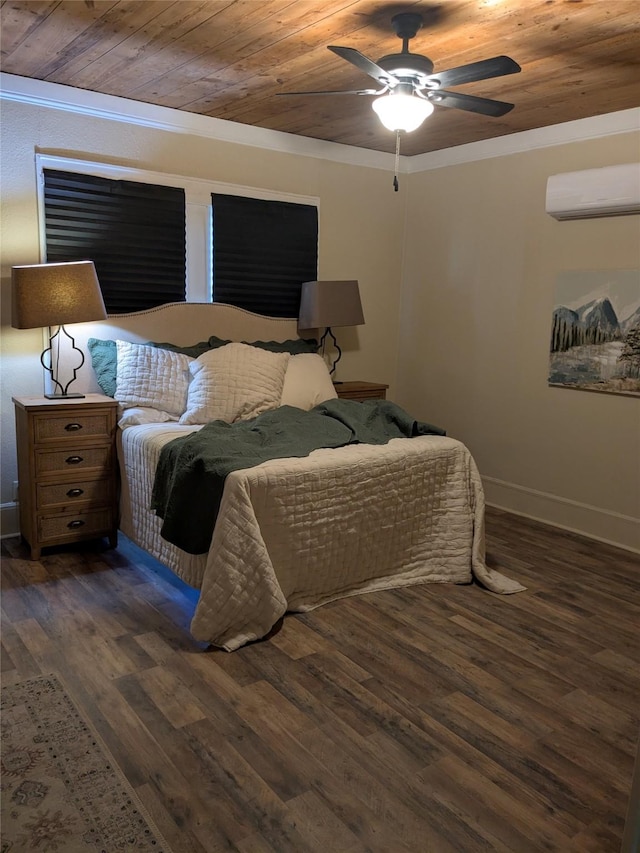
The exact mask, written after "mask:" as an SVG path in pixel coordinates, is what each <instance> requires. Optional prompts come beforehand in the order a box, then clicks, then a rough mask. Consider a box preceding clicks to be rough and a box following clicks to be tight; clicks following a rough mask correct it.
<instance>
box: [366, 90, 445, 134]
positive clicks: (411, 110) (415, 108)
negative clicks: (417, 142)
mask: <svg viewBox="0 0 640 853" xmlns="http://www.w3.org/2000/svg"><path fill="white" fill-rule="evenodd" d="M371 106H372V107H373V109H374V110H375V112H376V113H377V114H378V116H379V118H380V121H381V122H382V124H383V125H384V126H385V127H386V128H388V129H389V130H405V131H407V132H410V131H412V130H417V129H418V128H419V127H420V125H421V124H422V122H423V121H424V120H425V119H426V118H427V117H428V116H430V115H431V113H432V112H433V104H432V103H431V101H426V100H424V98H418V97H417V96H416V95H407V94H405V93H403V92H397V93H393V92H392V93H390V94H388V95H383V96H382V97H380V98H376V99H375V101H374V102H373V104H372V105H371Z"/></svg>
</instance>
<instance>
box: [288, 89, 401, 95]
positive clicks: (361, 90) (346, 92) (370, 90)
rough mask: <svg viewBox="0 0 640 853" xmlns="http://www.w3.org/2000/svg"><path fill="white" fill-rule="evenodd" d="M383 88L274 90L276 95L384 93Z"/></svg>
mask: <svg viewBox="0 0 640 853" xmlns="http://www.w3.org/2000/svg"><path fill="white" fill-rule="evenodd" d="M386 91H387V89H386V88H384V89H340V90H339V91H337V92H334V91H330V92H276V95H384V93H385V92H386Z"/></svg>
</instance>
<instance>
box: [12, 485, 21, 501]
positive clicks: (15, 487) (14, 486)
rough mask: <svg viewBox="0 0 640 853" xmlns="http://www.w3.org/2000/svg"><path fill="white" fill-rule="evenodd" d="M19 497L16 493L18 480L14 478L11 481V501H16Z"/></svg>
mask: <svg viewBox="0 0 640 853" xmlns="http://www.w3.org/2000/svg"><path fill="white" fill-rule="evenodd" d="M19 497H20V496H19V494H18V481H17V480H14V481H13V501H14V503H18V500H19Z"/></svg>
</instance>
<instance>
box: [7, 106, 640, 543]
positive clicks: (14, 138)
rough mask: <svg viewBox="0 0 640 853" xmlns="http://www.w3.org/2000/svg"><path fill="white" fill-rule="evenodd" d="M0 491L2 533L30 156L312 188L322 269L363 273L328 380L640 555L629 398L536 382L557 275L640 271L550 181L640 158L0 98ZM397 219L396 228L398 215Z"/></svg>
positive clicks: (627, 227) (581, 145) (636, 424)
mask: <svg viewBox="0 0 640 853" xmlns="http://www.w3.org/2000/svg"><path fill="white" fill-rule="evenodd" d="M1 130H2V158H1V161H0V166H1V169H2V268H1V278H2V280H1V286H2V290H1V301H0V310H1V315H0V317H1V323H2V362H1V364H0V378H1V380H2V391H1V399H0V404H1V413H2V422H1V442H2V443H1V448H0V450H1V460H0V463H1V467H0V485H1V492H0V504H2V509H3V510H7V511H4V512H3V518H4V522H5V523H4V528H3V529H4V532H5V533H6V532H11V527H10V523H9V524H7V520H8V519H10V518H11V512H10V509H11V498H12V494H11V490H12V482H13V480H15V479H16V463H15V449H14V442H15V436H14V427H13V408H12V405H11V396H12V395H14V394H20V395H22V394H37V393H41V391H42V371H41V369H40V367H39V353H40V351H41V350H42V336H41V332H40V331H39V330H21V331H19V330H14V329H11V328H10V322H11V321H10V317H11V314H10V270H11V266H12V265H14V264H19V263H32V262H37V261H38V260H39V246H38V224H37V210H36V188H35V165H34V154H35V152H36V151H39V152H41V153H49V154H57V155H63V156H64V155H66V156H73V157H78V158H83V159H88V160H101V161H104V162H113V163H118V164H121V165H125V166H132V167H136V168H143V169H150V170H154V171H160V172H167V173H172V174H182V175H186V176H193V177H199V178H203V179H208V180H217V181H224V182H228V183H235V184H240V185H243V186H255V187H261V188H266V189H275V190H279V191H282V192H288V193H300V194H303V195H311V196H318V197H319V198H320V275H321V276H322V277H323V278H357V279H359V281H360V286H361V292H362V298H363V304H364V311H365V317H366V325H365V326H362V327H360V328H358V329H344V330H340V336H339V338H340V343H341V345H343V348H344V356H343V360H342V362H341V365H340V371H339V378H341V379H349V378H358V379H369V380H377V381H382V382H387V383H389V384H390V385H391V396H392V397H393V398H394V399H396V400H397V401H398V402H399V403H401V404H402V405H404V406H405V407H406V408H407V409H409V410H410V411H412V412H413V413H414V414H415V415H416V416H417V417H419V418H423V419H426V420H430V421H432V422H435V423H437V424H440V425H442V426H444V427H445V428H446V429H447V430H448V432H449V434H450V435H452V436H455V437H458V438H460V439H462V440H463V441H464V442H465V443H466V444H468V446H469V447H470V449H471V451H472V452H473V454H474V456H475V458H476V460H477V462H478V466H479V468H480V471H481V473H482V475H483V479H484V483H485V488H486V491H487V497H488V499H489V500H490V501H491V502H493V503H495V504H496V505H499V506H504V507H505V508H507V509H511V510H513V511H517V512H522V513H525V514H529V515H532V516H534V517H536V518H540V519H542V520H546V521H549V522H551V523H554V524H558V525H561V526H566V527H569V528H571V529H575V530H578V531H582V532H584V533H586V534H588V535H592V536H595V537H598V538H602V539H607V540H610V541H613V542H618V543H620V544H622V545H625V546H627V547H635V548H639V549H640V541H639V540H638V526H639V525H638V516H639V515H640V496H639V489H640V402H639V401H638V400H637V399H632V398H625V397H620V396H613V395H604V394H595V393H587V392H580V391H570V390H566V389H559V388H549V387H547V381H546V377H547V360H548V341H549V331H550V318H551V311H552V308H553V303H554V287H555V282H556V276H557V274H558V272H560V271H563V270H576V269H603V270H606V269H621V268H638V267H640V258H639V251H640V250H639V247H640V218H639V217H638V216H627V217H617V218H612V219H597V220H591V221H583V222H564V223H558V222H556V221H555V220H553V219H552V218H551V217H549V216H548V215H547V214H545V212H544V196H545V186H546V180H547V177H548V175H550V174H553V173H556V172H565V171H574V170H578V169H585V168H592V167H597V166H602V165H608V164H613V163H621V162H630V161H633V160H637V155H638V134H628V133H627V134H621V135H617V136H611V137H607V138H602V139H593V140H589V141H584V142H573V143H570V144H567V145H557V146H555V147H552V148H545V149H540V150H533V151H529V152H526V153H520V154H511V155H508V156H502V157H496V158H494V159H487V160H481V161H478V162H475V163H467V164H462V165H456V166H448V167H443V168H439V169H434V170H431V171H424V172H419V173H413V174H410V175H403V176H402V178H401V191H400V192H399V193H394V192H393V191H392V189H391V175H390V174H389V173H385V172H384V171H381V170H379V169H375V168H367V167H361V166H356V165H346V164H340V163H337V162H332V161H329V160H324V159H320V158H313V157H306V156H300V155H296V154H290V153H280V152H276V151H265V150H259V149H256V148H252V147H248V146H245V145H236V144H232V143H229V142H219V141H215V140H211V139H207V138H203V137H200V136H196V135H190V134H185V133H173V132H169V131H161V130H157V129H151V128H145V127H140V126H136V125H132V124H126V123H122V122H116V121H111V120H109V119H106V118H95V117H90V116H83V115H76V114H73V113H69V112H63V111H61V110H56V109H52V108H45V107H38V106H31V105H26V104H18V103H11V102H3V105H2V127H1ZM405 221H406V225H405Z"/></svg>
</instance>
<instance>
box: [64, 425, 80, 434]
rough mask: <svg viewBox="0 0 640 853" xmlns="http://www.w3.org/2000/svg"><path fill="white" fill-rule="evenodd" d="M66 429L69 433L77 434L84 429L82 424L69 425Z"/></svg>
mask: <svg viewBox="0 0 640 853" xmlns="http://www.w3.org/2000/svg"><path fill="white" fill-rule="evenodd" d="M65 429H66V431H67V432H77V431H78V430H79V429H82V424H67V425H66V427H65Z"/></svg>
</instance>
